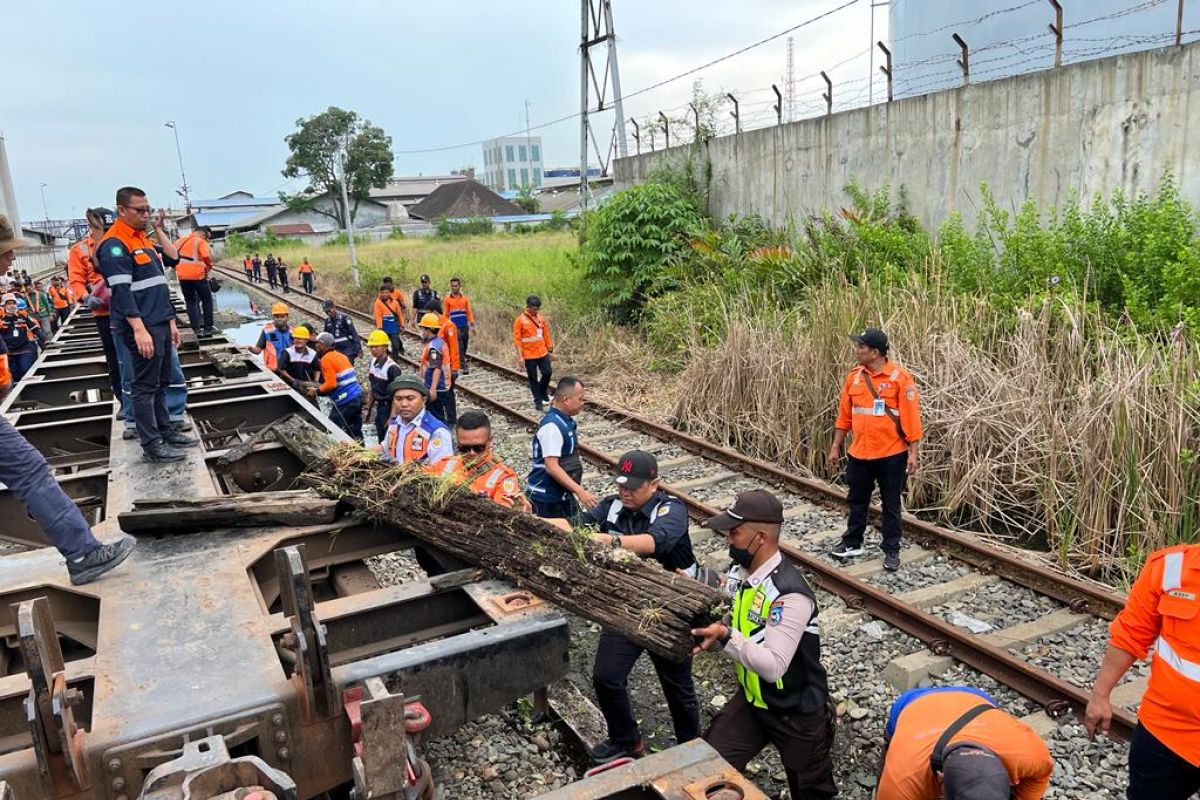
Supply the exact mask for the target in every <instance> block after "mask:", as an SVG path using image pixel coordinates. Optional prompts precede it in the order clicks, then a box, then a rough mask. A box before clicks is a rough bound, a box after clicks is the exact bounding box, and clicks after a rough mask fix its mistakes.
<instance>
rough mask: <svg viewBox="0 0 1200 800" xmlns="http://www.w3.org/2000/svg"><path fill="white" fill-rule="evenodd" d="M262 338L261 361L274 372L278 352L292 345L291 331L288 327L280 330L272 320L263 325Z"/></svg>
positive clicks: (277, 363) (277, 362)
mask: <svg viewBox="0 0 1200 800" xmlns="http://www.w3.org/2000/svg"><path fill="white" fill-rule="evenodd" d="M263 339H264V340H265V341H264V342H263V344H264V345H265V347H263V363H264V364H266V365H267V369H269V370H271V371H272V372H274V371H275V368H276V367H277V366H278V365H279V354H280V353H282V352H283V351H284V350H287V349H288V348H289V347H291V346H292V332H291V330H290V329H289V330H286V331H281V330H279V329H278V328H276V327H275V323H274V322H269V323H267V324H266V325H264V326H263Z"/></svg>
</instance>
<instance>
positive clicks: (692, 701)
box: [592, 631, 744, 766]
mask: <svg viewBox="0 0 1200 800" xmlns="http://www.w3.org/2000/svg"><path fill="white" fill-rule="evenodd" d="M644 650H645V648H644V647H642V646H641V645H638V644H634V643H633V642H631V641H629V640H628V639H626V638H625V637H624V636H621V635H620V634H617V633H613V632H611V631H601V632H600V644H599V645H598V646H597V647H596V661H595V663H594V664H593V665H592V688H593V689H595V690H596V702H597V705H599V706H600V711H601V713H603V714H604V721H605V722H607V723H608V738H610V739H612V741H613V742H614V743H615V744H617V745H622V746H629V745H632V744H634V743H635V742H637V741H638V740H639V739H641V738H642V736H641V733H639V732H638V725H637V720H635V719H634V717H633V706H632V705H631V704H630V702H629V673H630V672H631V671H633V665H634V664H635V663H636V662H637V660H638V658H639V657H640V656H641V655H642V652H643V651H644ZM650 660H651V661H652V662H653V663H654V671H655V672H657V673H658V682H659V684H660V685H661V686H662V690H663V695H664V696H665V697H666V698H667V708H668V709H670V711H671V723H672V725H673V726H674V728H675V741H676V743H678V744H682V743H684V742H687V741H690V740H692V739H695V738H696V737H698V736H699V735H700V704H699V702H698V701H697V700H696V686H695V684H693V683H692V659H691V658H686V659H684V660H683V661H671V660H670V659H668V658H663V657H662V656H656V655H654V654H653V653H651V654H650ZM743 766H744V765H743Z"/></svg>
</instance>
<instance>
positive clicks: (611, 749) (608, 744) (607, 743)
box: [589, 739, 646, 764]
mask: <svg viewBox="0 0 1200 800" xmlns="http://www.w3.org/2000/svg"><path fill="white" fill-rule="evenodd" d="M645 752H646V745H645V744H643V743H642V740H641V739H638V740H637V741H636V742H634V743H633V744H630V745H620V744H617V743H616V742H614V741H613V740H612V739H605V740H604V741H603V742H601V743H600V744H598V745H596V746H595V747H594V748H593V749H592V752H591V753H589V755H590V756H591V757H592V761H594V762H596V763H597V764H607V763H609V762H610V761H616V760H617V759H618V758H641V757H642V754H643V753H645Z"/></svg>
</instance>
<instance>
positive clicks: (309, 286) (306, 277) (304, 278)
mask: <svg viewBox="0 0 1200 800" xmlns="http://www.w3.org/2000/svg"><path fill="white" fill-rule="evenodd" d="M300 281H301V282H302V283H303V284H304V291H306V292H308V293H309V294H312V290H313V274H312V273H311V272H301V273H300Z"/></svg>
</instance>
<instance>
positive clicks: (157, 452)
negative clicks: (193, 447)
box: [142, 441, 187, 464]
mask: <svg viewBox="0 0 1200 800" xmlns="http://www.w3.org/2000/svg"><path fill="white" fill-rule="evenodd" d="M185 458H187V454H185V453H184V452H183V451H182V450H176V449H175V448H174V447H171V445H169V444H166V443H164V442H162V441H158V442H155V443H154V444H152V445H150V446H149V447H144V448H142V460H143V461H149V462H150V463H151V464H166V463H168V462H171V461H183V460H184V459H185Z"/></svg>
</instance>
